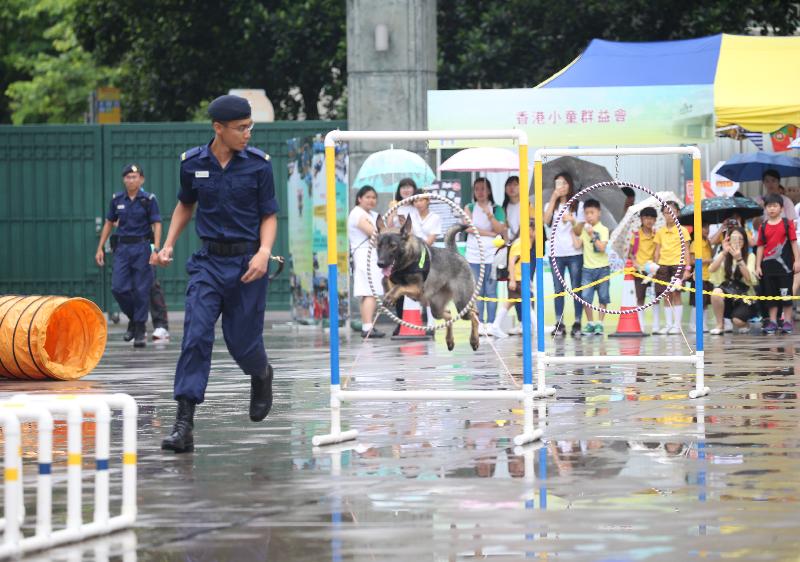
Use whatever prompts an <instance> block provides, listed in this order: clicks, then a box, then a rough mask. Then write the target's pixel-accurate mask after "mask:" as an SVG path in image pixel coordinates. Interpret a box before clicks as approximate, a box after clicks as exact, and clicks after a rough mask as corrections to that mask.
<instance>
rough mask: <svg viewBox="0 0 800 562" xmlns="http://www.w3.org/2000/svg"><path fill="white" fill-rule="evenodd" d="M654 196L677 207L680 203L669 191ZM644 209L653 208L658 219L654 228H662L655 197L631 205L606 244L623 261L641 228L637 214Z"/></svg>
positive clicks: (662, 220) (659, 207)
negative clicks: (634, 236) (672, 202)
mask: <svg viewBox="0 0 800 562" xmlns="http://www.w3.org/2000/svg"><path fill="white" fill-rule="evenodd" d="M656 195H658V197H660V198H661V200H662V201H675V202H676V203H677V204H678V205H680V203H681V200H680V198H679V197H678V196H677V195H676V194H675V193H673V192H671V191H659V192H658V193H656ZM645 207H653V208H654V209H655V210H656V214H657V215H658V218H657V219H656V225H655V228H661V227H662V226H664V215H663V214H662V213H661V204H660V203H659V202H658V201H656V198H655V197H648V198H647V199H645V200H644V201H641V202H640V203H637V204H636V205H632V206H631V207H630V208H629V209H628V210H627V211H626V213H625V216H623V217H622V220H621V221H619V224H618V225H617V227H616V228H615V229H614V230H613V231H612V232H611V235H610V236H609V238H608V243H609V245H610V246H611V248H612V249H613V250H614V251H615V252H616V253H617V255H618V256H620V257H622V258H623V259H624V258H625V257H626V256H627V255H628V248H630V246H631V240H633V235H634V233H635V232H638V230H639V229H640V228H641V227H642V221H641V220H640V219H639V212H640V211H641V210H642V209H644V208H645Z"/></svg>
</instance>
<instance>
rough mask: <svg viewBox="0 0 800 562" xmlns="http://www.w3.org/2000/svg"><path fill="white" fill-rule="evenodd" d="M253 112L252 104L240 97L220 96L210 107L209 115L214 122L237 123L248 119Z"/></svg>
mask: <svg viewBox="0 0 800 562" xmlns="http://www.w3.org/2000/svg"><path fill="white" fill-rule="evenodd" d="M251 112H252V110H251V109H250V102H248V101H247V100H246V99H244V98H242V97H239V96H232V95H230V94H229V95H225V96H220V97H218V98H217V99H215V100H214V101H212V102H211V105H209V106H208V115H209V117H211V120H212V121H221V122H225V121H236V120H238V119H247V118H249V117H250V114H251Z"/></svg>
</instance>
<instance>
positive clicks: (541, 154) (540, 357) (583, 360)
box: [520, 146, 710, 398]
mask: <svg viewBox="0 0 800 562" xmlns="http://www.w3.org/2000/svg"><path fill="white" fill-rule="evenodd" d="M669 154H686V155H689V156H691V157H692V180H693V183H694V203H695V205H694V231H695V232H702V228H703V224H702V211H701V201H702V198H703V189H702V184H701V182H700V149H699V148H697V147H696V146H675V147H644V148H595V149H582V148H569V149H539V150H537V151H536V152H535V153H534V156H533V160H534V168H533V170H534V171H533V176H534V208H535V211H536V300H537V301H538V302H539V303H540V305H539V306H537V307H536V317H537V320H538V326H544V306H542V303H544V224H543V221H544V219H543V214H544V213H543V209H544V207H543V203H544V197H543V195H542V194H543V191H544V186H543V185H542V162H543V159H544V158H547V157H549V156H645V155H654V156H661V155H669ZM615 183H617V182H615ZM522 185H523V184H522V183H520V188H521V189H520V190H521V192H522V193H524V191H523V190H522ZM522 207H525V205H521V206H520V208H522ZM523 251H524V250H523ZM525 265H526V264H525V263H524V262H523V264H522V267H523V273H522V275H523V277H522V278H523V279H525V275H526V274H525ZM694 276H695V277H694V278H695V286H696V287H698V290H699V288H702V286H703V260H702V257H698V258H696V259H695V267H694ZM524 285H525V284H523V286H524ZM524 298H525V297H524V296H523V300H524ZM522 309H523V311H524V310H525V306H523V307H522ZM523 321H524V319H523ZM695 322H696V325H697V330H696V335H695V337H696V340H695V343H696V349H695V352H694V353H693V354H689V355H649V356H647V355H644V356H631V355H604V356H596V355H590V356H586V357H563V356H562V357H559V356H554V355H547V353H545V346H544V342H545V338H544V330H543V329H540V330H538V333H537V338H536V340H537V341H536V343H537V350H536V368H537V385H536V386H537V395H543V394H546V393H548V391H550V392H551V393H554V392H555V391H554V390H553V389H548V388H546V386H545V369H546V367H547V366H552V365H623V364H632V363H635V364H643V363H669V364H676V363H679V364H688V365H694V366H695V369H696V376H695V388H694V389H693V390H691V391H690V392H689V397H690V398H698V397H700V396H706V395H707V394H708V393H709V392H710V391H709V388H708V387H707V386H706V385H705V362H704V354H705V352H704V347H703V307H702V306H698V307H697V313H696V316H695Z"/></svg>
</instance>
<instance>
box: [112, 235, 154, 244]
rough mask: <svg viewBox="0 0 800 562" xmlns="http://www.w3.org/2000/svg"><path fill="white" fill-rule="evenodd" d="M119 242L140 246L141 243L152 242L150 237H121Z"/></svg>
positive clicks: (118, 238) (118, 239)
mask: <svg viewBox="0 0 800 562" xmlns="http://www.w3.org/2000/svg"><path fill="white" fill-rule="evenodd" d="M117 242H119V243H120V244H138V243H139V242H150V237H149V236H119V237H117Z"/></svg>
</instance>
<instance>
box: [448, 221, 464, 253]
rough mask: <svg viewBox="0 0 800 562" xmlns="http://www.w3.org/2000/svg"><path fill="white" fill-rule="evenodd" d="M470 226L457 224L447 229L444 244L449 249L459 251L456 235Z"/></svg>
mask: <svg viewBox="0 0 800 562" xmlns="http://www.w3.org/2000/svg"><path fill="white" fill-rule="evenodd" d="M468 228H469V226H467V225H466V224H456V225H453V226H451V227H450V229H449V230H448V231H447V234H445V235H444V245H445V247H446V248H447V249H449V250H453V251H454V252H457V251H458V248H457V247H456V236H458V235H459V234H461V233H462V232H464V231H465V230H467V229H468Z"/></svg>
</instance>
